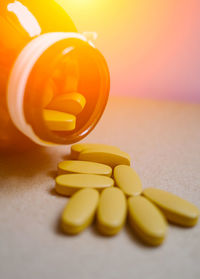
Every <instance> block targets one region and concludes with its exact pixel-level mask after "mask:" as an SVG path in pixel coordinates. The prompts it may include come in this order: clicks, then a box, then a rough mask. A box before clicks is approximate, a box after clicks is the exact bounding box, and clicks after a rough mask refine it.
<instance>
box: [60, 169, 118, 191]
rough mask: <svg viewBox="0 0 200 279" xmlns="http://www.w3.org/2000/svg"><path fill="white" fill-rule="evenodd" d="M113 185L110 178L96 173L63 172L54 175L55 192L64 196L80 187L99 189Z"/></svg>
mask: <svg viewBox="0 0 200 279" xmlns="http://www.w3.org/2000/svg"><path fill="white" fill-rule="evenodd" d="M113 185H114V180H113V179H112V178H110V177H107V176H103V175H96V174H63V175H59V176H57V177H56V192H57V193H59V194H61V195H64V196H71V195H72V194H74V193H75V192H76V191H78V190H80V189H82V188H95V189H97V190H99V191H101V190H103V189H104V188H108V187H112V186H113Z"/></svg>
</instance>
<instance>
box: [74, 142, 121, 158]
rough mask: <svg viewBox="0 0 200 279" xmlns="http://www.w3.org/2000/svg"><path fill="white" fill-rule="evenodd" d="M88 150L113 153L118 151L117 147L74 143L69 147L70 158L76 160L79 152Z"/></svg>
mask: <svg viewBox="0 0 200 279" xmlns="http://www.w3.org/2000/svg"><path fill="white" fill-rule="evenodd" d="M90 148H95V149H101V150H113V151H114V152H118V151H120V149H119V148H118V147H116V146H112V145H106V144H96V143H76V144H73V145H72V146H71V158H72V159H78V157H79V155H80V153H81V152H83V151H84V150H87V149H90Z"/></svg>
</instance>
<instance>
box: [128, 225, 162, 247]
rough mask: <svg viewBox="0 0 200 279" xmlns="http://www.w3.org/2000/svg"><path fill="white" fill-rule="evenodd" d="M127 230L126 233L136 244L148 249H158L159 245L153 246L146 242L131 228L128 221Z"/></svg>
mask: <svg viewBox="0 0 200 279" xmlns="http://www.w3.org/2000/svg"><path fill="white" fill-rule="evenodd" d="M124 228H125V231H126V234H127V236H128V237H129V239H130V240H131V241H133V242H134V244H136V245H137V246H138V247H140V248H146V249H154V250H156V249H157V248H158V247H159V246H151V245H148V244H146V243H144V242H143V241H142V240H141V239H140V238H139V237H138V236H137V235H136V234H135V233H134V232H133V230H132V229H131V227H130V225H129V223H128V222H127V223H126V225H125V227H124Z"/></svg>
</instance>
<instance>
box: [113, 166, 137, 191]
mask: <svg viewBox="0 0 200 279" xmlns="http://www.w3.org/2000/svg"><path fill="white" fill-rule="evenodd" d="M114 180H115V183H116V185H117V186H118V187H119V188H120V189H121V190H122V191H123V192H124V193H125V194H126V195H127V196H137V195H140V194H141V192H142V183H141V180H140V178H139V176H138V174H137V173H136V172H135V171H134V170H133V169H132V168H131V167H129V166H126V165H119V166H117V167H115V169H114Z"/></svg>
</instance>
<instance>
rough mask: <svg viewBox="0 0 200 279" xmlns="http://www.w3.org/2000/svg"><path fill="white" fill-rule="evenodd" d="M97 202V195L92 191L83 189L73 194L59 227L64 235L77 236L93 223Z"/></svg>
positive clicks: (96, 192)
mask: <svg viewBox="0 0 200 279" xmlns="http://www.w3.org/2000/svg"><path fill="white" fill-rule="evenodd" d="M98 201H99V193H98V191H96V190H94V189H83V190H80V191H78V192H77V193H75V194H74V195H73V196H72V197H71V198H70V200H69V202H68V203H67V205H66V207H65V209H64V211H63V214H62V217H61V227H62V230H63V231H64V232H65V233H68V234H78V233H80V232H82V231H83V230H84V229H85V228H87V227H88V226H89V225H90V224H91V223H92V221H93V218H94V216H95V211H96V208H97V205H98Z"/></svg>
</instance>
